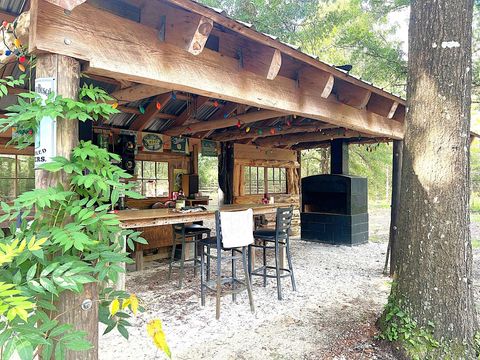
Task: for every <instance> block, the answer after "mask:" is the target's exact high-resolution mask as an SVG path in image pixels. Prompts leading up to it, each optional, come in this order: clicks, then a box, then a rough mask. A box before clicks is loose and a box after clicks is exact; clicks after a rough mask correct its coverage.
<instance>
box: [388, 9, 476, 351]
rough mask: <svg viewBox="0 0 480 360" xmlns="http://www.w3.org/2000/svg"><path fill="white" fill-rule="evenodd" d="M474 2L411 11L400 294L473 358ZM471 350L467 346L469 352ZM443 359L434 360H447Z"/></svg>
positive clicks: (421, 318)
mask: <svg viewBox="0 0 480 360" xmlns="http://www.w3.org/2000/svg"><path fill="white" fill-rule="evenodd" d="M472 11H473V0H437V1H431V0H428V1H425V0H414V1H412V3H411V15H410V29H409V61H408V88H407V117H406V133H405V138H404V152H403V165H402V179H401V190H400V199H401V204H400V212H399V218H398V247H397V250H398V253H397V254H398V261H397V262H396V276H397V283H398V284H397V287H396V291H395V294H394V295H395V296H396V297H397V298H402V299H404V301H405V302H406V303H405V306H406V307H407V310H408V311H409V312H410V315H411V316H412V317H413V318H414V319H415V320H417V321H418V324H419V325H423V326H427V322H428V321H433V323H434V324H435V329H434V336H435V338H436V339H437V340H440V341H443V342H444V343H445V344H450V345H452V349H454V350H455V351H454V352H453V353H452V354H450V358H454V359H458V358H468V359H470V358H474V350H473V337H474V333H475V331H476V329H477V318H476V311H475V306H474V301H473V293H472V248H471V243H470V230H469V223H470V216H469V182H470V179H469V177H470V174H469V172H470V170H469V158H470V153H469V133H470V102H471V99H470V97H471V72H472V71H471V66H472V65H471V51H472V49H471V41H472ZM463 344H465V345H463ZM443 357H444V355H442V354H439V355H438V356H435V358H443Z"/></svg>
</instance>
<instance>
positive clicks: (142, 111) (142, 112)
mask: <svg viewBox="0 0 480 360" xmlns="http://www.w3.org/2000/svg"><path fill="white" fill-rule="evenodd" d="M138 111H140V114H145V108H144V107H143V106H142V105H140V106H139V107H138Z"/></svg>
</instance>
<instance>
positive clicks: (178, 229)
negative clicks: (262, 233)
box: [168, 224, 211, 288]
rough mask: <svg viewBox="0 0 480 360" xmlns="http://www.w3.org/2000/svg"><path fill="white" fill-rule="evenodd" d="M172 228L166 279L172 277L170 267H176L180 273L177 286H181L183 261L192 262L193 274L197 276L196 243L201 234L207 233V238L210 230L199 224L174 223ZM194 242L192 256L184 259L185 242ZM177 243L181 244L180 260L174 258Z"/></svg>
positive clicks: (201, 236)
mask: <svg viewBox="0 0 480 360" xmlns="http://www.w3.org/2000/svg"><path fill="white" fill-rule="evenodd" d="M172 230H173V245H172V256H171V258H170V265H169V267H168V280H169V281H170V279H171V277H172V268H173V267H178V268H179V269H180V275H179V279H178V287H179V288H181V287H182V285H183V277H184V275H185V263H186V262H190V261H192V262H193V276H197V267H200V260H199V259H198V255H197V245H198V243H199V241H200V240H202V238H203V235H205V234H206V235H207V238H209V237H210V233H211V230H210V229H209V228H207V227H204V226H202V225H199V224H191V225H185V224H174V225H172ZM192 243H193V244H194V246H193V248H194V249H193V258H192V259H185V253H186V246H187V244H192ZM177 245H181V246H182V254H181V256H180V260H175V249H176V248H177Z"/></svg>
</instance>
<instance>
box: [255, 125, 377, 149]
mask: <svg viewBox="0 0 480 360" xmlns="http://www.w3.org/2000/svg"><path fill="white" fill-rule="evenodd" d="M352 137H368V135H365V134H362V133H360V132H358V131H352V130H345V129H338V128H337V129H329V130H322V131H320V132H313V133H312V132H307V133H301V134H290V135H285V136H284V135H280V136H270V137H267V138H263V139H257V140H256V141H255V144H257V145H259V146H266V147H277V146H284V145H287V146H291V145H295V144H298V143H302V142H312V141H313V142H320V141H326V140H333V139H339V138H352Z"/></svg>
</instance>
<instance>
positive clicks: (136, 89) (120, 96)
mask: <svg viewBox="0 0 480 360" xmlns="http://www.w3.org/2000/svg"><path fill="white" fill-rule="evenodd" d="M168 92H171V90H167V89H164V88H160V87H158V86H151V85H143V84H136V85H133V86H130V87H128V88H125V89H120V90H117V91H114V92H113V93H111V94H110V96H111V97H113V98H115V99H116V100H117V101H118V103H119V104H126V103H129V102H133V101H137V100H142V99H147V98H149V97H152V96H156V95H161V94H165V93H168Z"/></svg>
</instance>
